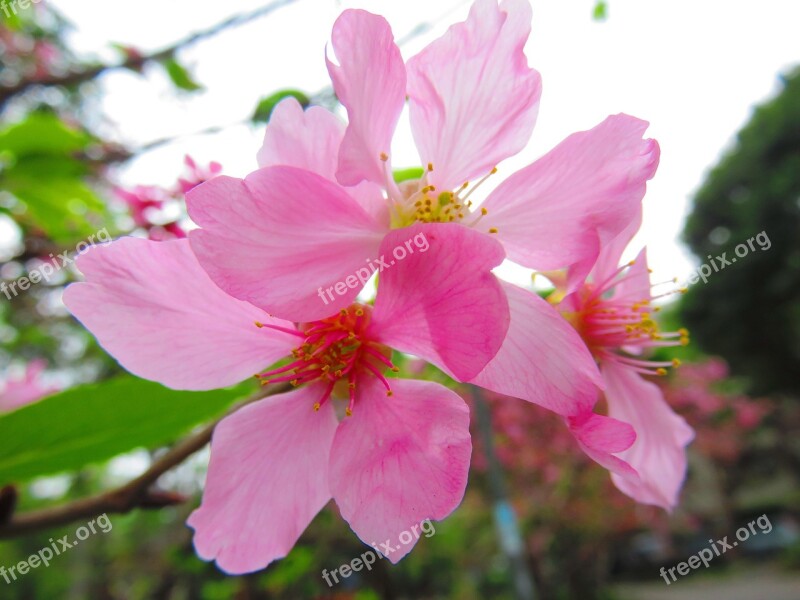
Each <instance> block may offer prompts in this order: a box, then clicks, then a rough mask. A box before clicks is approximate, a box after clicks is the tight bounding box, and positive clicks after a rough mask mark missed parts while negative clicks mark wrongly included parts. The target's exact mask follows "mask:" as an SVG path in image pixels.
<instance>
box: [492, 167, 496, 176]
mask: <svg viewBox="0 0 800 600" xmlns="http://www.w3.org/2000/svg"><path fill="white" fill-rule="evenodd" d="M491 173H492V175H494V174H495V173H497V167H493V168H492V170H491Z"/></svg>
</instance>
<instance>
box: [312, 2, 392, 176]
mask: <svg viewBox="0 0 800 600" xmlns="http://www.w3.org/2000/svg"><path fill="white" fill-rule="evenodd" d="M332 45H333V50H334V52H335V54H336V59H337V61H338V63H339V64H338V65H336V64H334V63H333V62H331V61H330V60H328V61H327V62H328V72H329V73H330V76H331V80H332V81H333V89H334V90H335V92H336V95H337V97H338V98H339V100H340V101H341V103H342V104H343V105H344V107H345V108H346V109H347V117H348V121H349V123H348V125H347V132H346V133H345V136H344V141H343V142H342V146H341V149H340V152H339V170H338V172H337V177H338V178H339V182H340V183H341V184H342V185H356V184H357V183H360V182H361V181H363V180H365V179H366V180H368V181H372V182H374V183H381V184H382V183H385V182H386V176H385V173H384V161H383V160H382V159H381V155H382V154H385V155H386V156H387V157H388V156H390V155H391V145H392V135H393V134H394V130H395V127H396V126H397V121H398V119H399V118H400V113H401V112H402V110H403V104H404V103H405V95H406V68H405V65H404V64H403V58H402V56H401V55H400V49H399V48H398V47H397V45H396V44H395V43H394V36H393V35H392V28H391V27H390V26H389V23H387V22H386V19H384V18H383V17H379V16H377V15H373V14H371V13H369V12H367V11H364V10H346V11H344V12H343V13H342V14H341V16H339V18H338V19H337V20H336V23H335V24H334V26H333V34H332Z"/></svg>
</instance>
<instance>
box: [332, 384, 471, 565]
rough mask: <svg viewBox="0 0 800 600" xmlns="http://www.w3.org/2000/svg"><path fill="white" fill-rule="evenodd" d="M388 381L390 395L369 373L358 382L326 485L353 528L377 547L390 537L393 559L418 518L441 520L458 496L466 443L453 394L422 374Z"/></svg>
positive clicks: (459, 403)
mask: <svg viewBox="0 0 800 600" xmlns="http://www.w3.org/2000/svg"><path fill="white" fill-rule="evenodd" d="M391 382H392V390H393V391H394V395H393V396H391V397H387V396H386V393H385V391H384V388H383V386H381V385H380V383H378V382H377V380H375V379H372V378H371V379H368V380H366V381H365V382H364V383H363V384H359V385H363V387H361V388H360V392H359V397H358V400H357V402H356V406H355V409H354V412H353V416H352V417H348V418H345V419H344V421H342V423H341V425H340V426H339V430H338V431H337V432H336V437H335V439H334V441H333V448H332V450H331V492H332V493H333V497H334V499H335V500H336V504H337V505H338V506H339V509H340V510H341V513H342V517H344V518H345V520H347V522H348V523H349V524H350V527H352V529H353V531H354V532H355V533H356V535H358V537H360V538H361V539H362V540H363V541H364V542H366V543H367V544H370V545H372V546H377V549H378V550H379V551H382V546H381V545H382V544H384V543H387V542H388V543H389V545H390V546H391V548H393V549H394V550H393V551H391V552H387V553H386V554H387V558H388V559H389V560H391V561H392V562H393V563H396V562H398V561H399V560H400V559H401V558H403V557H404V556H405V555H406V554H408V552H410V551H411V548H413V547H414V544H416V541H417V538H418V537H419V531H420V523H421V522H422V521H424V520H425V519H444V518H445V517H446V516H447V515H449V514H450V513H451V512H452V511H453V510H454V509H455V508H456V507H457V506H458V504H459V503H460V502H461V499H462V498H463V496H464V489H465V488H466V485H467V472H468V470H469V460H470V453H471V451H472V443H471V441H470V436H469V409H468V408H467V405H466V404H465V403H464V401H463V400H462V399H461V397H459V396H458V394H456V393H455V392H453V391H451V390H448V389H447V388H445V387H444V386H442V385H439V384H438V383H432V382H427V381H414V380H405V379H392V380H391ZM415 528H416V534H415V533H414V529H415ZM404 532H408V535H406V534H405V533H404Z"/></svg>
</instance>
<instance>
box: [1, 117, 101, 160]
mask: <svg viewBox="0 0 800 600" xmlns="http://www.w3.org/2000/svg"><path fill="white" fill-rule="evenodd" d="M91 141H92V138H91V136H89V135H88V134H87V133H85V132H83V131H80V130H78V129H74V128H72V127H69V126H68V125H66V124H65V123H64V122H63V121H61V120H60V119H59V118H58V117H57V116H56V115H54V114H52V113H48V112H35V113H31V114H30V115H28V117H27V118H26V119H25V120H24V121H21V122H19V123H15V124H14V125H10V126H8V127H6V128H5V129H3V130H2V131H0V153H4V152H7V153H11V154H12V155H13V156H14V157H15V158H16V159H17V160H19V159H20V158H23V157H26V156H33V155H47V156H54V155H65V154H71V153H74V152H78V151H80V150H84V149H85V148H86V146H88V145H89V143H90V142H91Z"/></svg>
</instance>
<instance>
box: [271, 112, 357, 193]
mask: <svg viewBox="0 0 800 600" xmlns="http://www.w3.org/2000/svg"><path fill="white" fill-rule="evenodd" d="M344 129H345V125H344V123H343V122H342V121H341V120H340V119H339V117H337V116H336V115H334V114H333V113H332V112H330V111H329V110H327V109H325V108H322V107H321V106H312V107H310V108H309V109H308V110H306V111H304V110H303V107H302V106H300V103H299V102H298V101H297V100H296V99H295V98H291V97H290V98H286V99H285V100H281V102H279V103H278V105H277V106H276V107H275V110H273V111H272V116H271V117H270V120H269V124H268V125H267V131H266V133H265V134H264V143H263V145H262V146H261V149H260V150H259V151H258V156H257V158H258V166H259V167H272V166H275V165H286V166H290V167H297V168H299V169H305V170H306V171H311V172H312V173H316V174H317V175H321V176H322V177H325V178H326V179H330V180H331V181H335V178H336V167H337V164H338V156H339V146H340V145H341V143H342V138H343V137H344Z"/></svg>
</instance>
